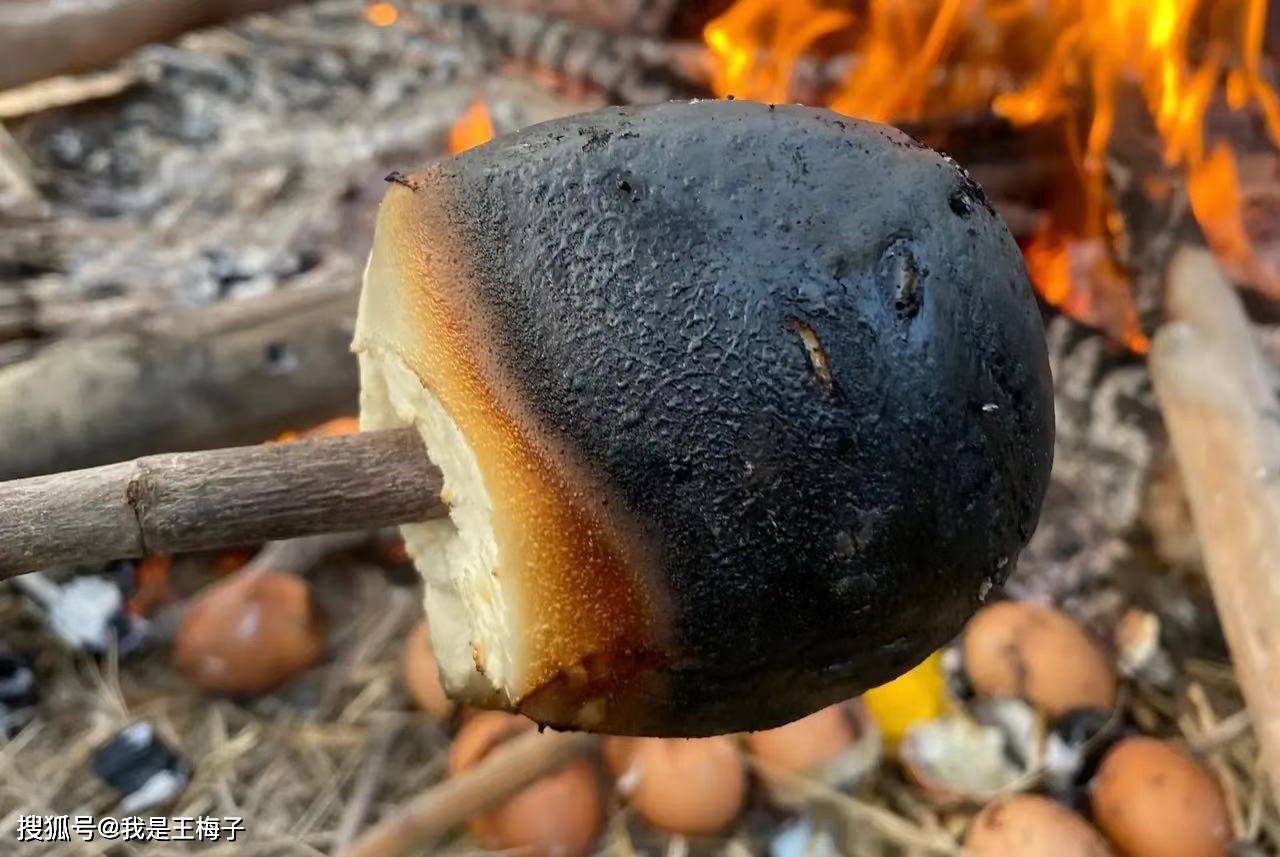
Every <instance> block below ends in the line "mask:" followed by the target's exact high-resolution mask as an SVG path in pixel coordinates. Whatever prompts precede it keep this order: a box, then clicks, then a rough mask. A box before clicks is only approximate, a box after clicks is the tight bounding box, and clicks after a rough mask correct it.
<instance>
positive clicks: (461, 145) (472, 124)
mask: <svg viewBox="0 0 1280 857" xmlns="http://www.w3.org/2000/svg"><path fill="white" fill-rule="evenodd" d="M492 139H493V120H492V119H491V118H490V117H489V108H488V106H487V105H486V104H485V103H484V102H483V101H475V102H473V103H472V104H471V106H470V107H468V108H467V112H466V113H463V114H462V116H461V117H459V119H458V121H457V122H455V123H453V127H452V128H450V129H449V152H450V153H451V154H454V155H456V154H458V153H459V152H465V151H466V150H467V149H473V148H475V147H476V146H479V145H480V144H482V143H487V142H489V141H490V140H492Z"/></svg>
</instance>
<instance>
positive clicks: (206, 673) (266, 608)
mask: <svg viewBox="0 0 1280 857" xmlns="http://www.w3.org/2000/svg"><path fill="white" fill-rule="evenodd" d="M327 625H328V623H327V621H326V620H325V617H324V614H323V612H322V611H321V609H320V606H319V604H317V603H316V600H315V597H314V595H313V593H312V591H311V587H310V585H309V584H308V583H307V582H306V581H305V580H303V579H302V578H301V577H299V576H298V575H296V574H292V573H290V572H287V571H255V572H237V573H234V574H231V575H229V576H227V577H225V578H223V579H222V580H219V581H217V582H215V583H212V584H210V585H209V586H208V587H206V588H205V589H204V591H203V592H201V593H200V594H199V595H197V596H196V598H195V600H194V601H193V602H192V603H191V604H190V605H189V606H188V607H187V609H186V612H185V613H184V614H183V616H182V624H181V625H180V626H179V628H178V633H177V635H176V636H175V638H174V643H173V663H174V665H175V666H177V668H178V669H179V670H180V671H181V672H182V673H183V675H185V676H186V677H187V678H188V679H190V680H191V681H192V682H193V683H195V684H196V685H198V686H199V687H200V688H202V689H204V690H207V691H210V692H212V693H225V694H232V695H237V696H239V695H251V694H259V693H267V692H269V691H272V690H275V689H276V688H277V687H279V686H280V685H282V684H284V683H285V682H287V681H288V680H289V679H291V678H293V677H294V676H296V675H297V674H299V673H301V672H302V671H303V670H305V669H307V668H308V667H310V666H312V665H313V664H315V663H316V662H317V661H319V660H320V658H321V657H322V656H323V655H324V643H325V631H326V628H327Z"/></svg>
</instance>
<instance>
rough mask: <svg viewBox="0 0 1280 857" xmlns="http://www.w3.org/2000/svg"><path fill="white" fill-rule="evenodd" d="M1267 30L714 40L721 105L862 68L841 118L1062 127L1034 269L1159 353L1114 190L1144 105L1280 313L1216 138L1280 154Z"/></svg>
mask: <svg viewBox="0 0 1280 857" xmlns="http://www.w3.org/2000/svg"><path fill="white" fill-rule="evenodd" d="M1265 16H1266V4H1265V3H1264V2H1263V0H1247V2H1241V3H1224V2H1213V0H1160V2H1150V3H1149V2H1120V3H1116V2H1092V1H1091V0H1054V2H1050V3H1030V2H1022V0H1017V2H1013V3H1008V4H998V5H997V4H987V3H976V4H966V3H963V2H960V0H928V2H918V3H917V2H910V3H900V2H891V0H872V2H870V3H867V4H854V3H845V2H836V3H819V2H814V0H808V2H790V0H785V2H784V0H739V2H737V3H735V4H734V5H733V6H732V7H731V8H730V9H729V10H728V11H727V12H726V13H725V14H723V15H722V16H720V17H718V18H716V19H715V20H713V21H712V22H710V23H709V24H708V25H707V28H706V32H705V38H706V42H707V45H708V47H709V48H710V49H711V51H712V52H713V54H714V55H715V58H716V67H715V71H714V74H713V77H712V88H713V90H714V91H715V92H716V93H717V94H719V95H729V94H732V95H736V96H738V97H746V98H758V99H761V100H769V101H785V100H788V99H789V97H791V95H792V84H793V77H794V73H795V71H796V69H797V67H798V65H799V64H800V63H802V62H803V61H804V60H806V59H809V58H812V57H814V56H817V57H824V56H826V57H829V56H832V55H833V54H834V53H835V52H841V51H847V54H846V55H847V56H852V57H854V61H853V62H852V63H851V64H850V65H849V67H848V71H847V73H846V74H845V76H844V77H843V79H840V80H839V81H837V82H835V83H833V85H831V86H830V87H829V88H828V89H827V91H825V92H823V93H821V94H820V95H819V98H820V101H821V103H824V104H827V105H828V106H830V107H831V108H832V109H834V110H837V111H839V112H842V113H848V114H849V115H853V116H862V117H867V118H871V119H876V120H879V121H886V122H899V123H900V122H904V121H905V122H912V121H918V120H920V119H923V118H927V117H934V116H950V115H957V114H960V115H963V114H965V113H969V112H974V111H986V110H991V111H993V112H994V113H995V114H997V115H1000V116H1003V117H1006V118H1007V119H1009V120H1010V121H1011V122H1013V123H1014V124H1015V125H1017V126H1020V127H1026V126H1033V125H1044V124H1050V125H1057V126H1060V128H1061V132H1062V135H1063V136H1062V141H1061V143H1060V144H1059V146H1060V148H1061V151H1062V152H1063V153H1064V154H1066V155H1068V156H1069V157H1070V165H1071V169H1070V171H1069V173H1068V174H1067V175H1066V184H1064V185H1063V186H1062V187H1059V188H1054V189H1052V190H1053V195H1054V199H1055V200H1056V204H1054V205H1052V206H1050V207H1049V210H1048V212H1047V214H1048V216H1047V218H1046V219H1045V220H1044V221H1043V222H1042V224H1041V226H1040V227H1039V229H1038V230H1037V232H1036V234H1035V235H1034V237H1033V238H1032V240H1031V242H1030V244H1029V246H1028V247H1027V264H1028V267H1029V269H1030V271H1031V274H1032V277H1033V279H1034V281H1035V283H1036V286H1037V288H1038V289H1039V291H1040V293H1041V295H1042V296H1043V297H1044V298H1045V300H1046V301H1047V302H1049V303H1050V304H1052V305H1054V306H1057V307H1059V308H1060V309H1062V310H1063V311H1065V312H1068V313H1070V314H1071V315H1073V316H1075V317H1077V318H1081V319H1083V320H1085V321H1086V322H1088V323H1091V324H1095V325H1098V326H1101V327H1103V328H1104V329H1106V330H1107V331H1108V332H1109V333H1111V334H1112V335H1113V336H1114V337H1115V338H1116V339H1117V340H1118V341H1120V342H1124V343H1125V344H1126V345H1128V346H1129V347H1130V348H1133V349H1134V350H1135V351H1138V352H1142V351H1145V350H1146V347H1147V344H1148V343H1147V338H1146V333H1145V332H1144V331H1143V329H1142V326H1141V325H1140V324H1139V320H1138V314H1137V310H1136V308H1135V304H1134V302H1133V299H1132V297H1131V295H1130V293H1129V289H1128V281H1129V272H1127V271H1125V270H1124V268H1123V267H1122V266H1121V265H1120V264H1119V263H1118V262H1117V258H1116V256H1117V252H1116V249H1115V242H1116V241H1117V231H1118V228H1120V223H1121V218H1122V217H1123V213H1122V212H1120V211H1119V210H1118V209H1117V207H1116V204H1115V201H1114V199H1113V198H1112V196H1111V195H1110V193H1109V191H1108V187H1107V161H1108V158H1109V155H1110V151H1109V149H1110V146H1111V143H1112V139H1113V135H1114V133H1115V129H1116V128H1117V122H1118V119H1117V112H1118V110H1119V109H1120V103H1121V102H1122V101H1125V100H1126V99H1127V97H1128V93H1129V91H1130V90H1134V91H1136V93H1137V94H1138V95H1139V96H1140V99H1141V101H1142V102H1143V103H1144V104H1145V107H1146V109H1147V110H1148V111H1149V112H1150V115H1151V117H1152V119H1153V121H1154V128H1155V131H1156V132H1157V133H1158V134H1159V136H1160V139H1161V140H1162V142H1163V151H1162V152H1161V157H1163V159H1164V161H1165V162H1166V163H1167V164H1168V165H1169V166H1170V167H1172V168H1176V169H1178V170H1180V171H1182V172H1183V174H1184V175H1185V176H1186V179H1187V185H1188V189H1189V192H1190V196H1191V201H1192V207H1193V210H1194V212H1195V215H1196V217H1197V219H1198V220H1199V221H1200V224H1201V227H1202V229H1203V230H1204V233H1205V235H1206V236H1207V237H1208V239H1209V241H1210V243H1211V245H1212V246H1213V248H1214V250H1215V251H1216V252H1217V253H1218V255H1219V256H1220V257H1221V258H1223V259H1224V261H1225V262H1227V263H1229V264H1231V265H1232V266H1233V268H1234V269H1235V270H1237V271H1239V272H1241V273H1242V274H1244V275H1246V280H1245V281H1246V282H1247V283H1249V284H1250V285H1252V286H1253V287H1255V288H1258V289H1260V290H1262V291H1263V292H1264V293H1267V294H1271V295H1273V296H1275V295H1280V271H1277V270H1276V269H1275V267H1274V265H1272V264H1270V263H1268V262H1267V261H1266V260H1265V259H1264V258H1263V257H1262V256H1261V255H1260V254H1259V251H1258V249H1257V247H1256V246H1255V245H1254V242H1253V241H1252V240H1251V238H1250V235H1249V232H1248V231H1247V229H1246V224H1245V221H1244V218H1243V215H1242V211H1243V207H1244V202H1243V194H1242V192H1241V187H1240V183H1239V179H1238V176H1237V167H1236V154H1235V152H1234V150H1233V149H1232V147H1231V145H1230V143H1229V142H1228V141H1226V140H1222V139H1214V130H1213V128H1212V127H1210V125H1209V123H1208V114H1209V110H1210V108H1211V107H1212V106H1213V105H1214V103H1215V101H1225V102H1226V104H1227V105H1229V107H1230V109H1231V110H1233V111H1243V110H1252V111H1253V112H1254V113H1255V114H1256V115H1258V116H1259V117H1260V119H1261V121H1262V122H1263V124H1264V125H1265V127H1266V130H1267V133H1268V134H1269V136H1270V138H1271V141H1272V143H1273V144H1275V143H1280V97H1278V96H1277V94H1276V91H1275V89H1274V88H1273V87H1272V86H1271V84H1270V83H1268V82H1267V80H1266V78H1265V76H1264V74H1263V73H1262V39H1263V28H1264V22H1265ZM1045 45H1051V46H1052V47H1050V48H1049V49H1047V50H1046V49H1044V47H1043V46H1045Z"/></svg>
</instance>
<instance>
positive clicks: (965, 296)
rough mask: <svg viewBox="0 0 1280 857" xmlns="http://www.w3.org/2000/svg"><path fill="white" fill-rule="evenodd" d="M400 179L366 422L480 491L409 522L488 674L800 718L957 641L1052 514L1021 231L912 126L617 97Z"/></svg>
mask: <svg viewBox="0 0 1280 857" xmlns="http://www.w3.org/2000/svg"><path fill="white" fill-rule="evenodd" d="M391 179H392V182H393V183H392V186H391V187H390V189H389V191H388V193H387V196H386V198H385V200H384V201H383V203H382V207H381V210H380V212H379V216H378V223H377V229H376V238H375V243H374V248H373V252H372V255H371V256H370V259H369V263H368V267H367V270H366V275H365V285H364V291H363V294H362V297H361V305H360V315H359V320H358V322H357V331H356V336H355V342H354V349H355V351H356V352H357V354H358V356H359V360H360V366H361V385H362V391H361V422H362V425H363V426H364V427H365V428H366V429H379V428H391V427H397V426H403V425H409V424H412V425H414V426H416V427H417V428H418V430H419V431H420V432H421V434H422V436H423V438H424V440H425V443H426V447H427V450H428V453H429V455H430V456H431V459H432V460H433V461H434V462H435V463H436V464H437V465H438V466H439V468H440V470H441V472H442V473H443V476H444V496H445V499H446V501H447V502H448V503H449V505H450V510H451V514H450V518H449V519H446V520H439V521H433V522H428V523H422V524H414V525H410V526H406V527H404V528H403V532H404V535H405V541H406V544H407V547H408V550H409V552H410V554H411V555H412V556H413V557H414V559H415V562H416V563H417V565H418V567H419V568H420V569H421V570H422V573H423V577H424V581H425V602H426V610H427V614H428V617H429V619H430V621H431V627H432V635H433V642H434V643H435V647H436V656H437V658H438V659H439V661H440V664H441V667H442V673H443V680H444V685H445V687H446V689H447V690H448V691H449V692H450V693H451V694H452V695H454V696H455V697H456V698H458V699H459V700H460V701H463V702H466V703H469V704H475V705H481V706H486V707H495V708H507V709H512V710H517V711H520V712H522V713H524V714H527V715H528V716H530V717H532V718H534V719H535V720H538V721H539V722H543V723H548V724H552V725H558V726H569V727H577V728H586V729H594V730H599V731H605V732H613V733H620V734H633V735H636V734H638V735H666V736H670V735H689V736H696V735H710V734H717V733H726V732H734V731H742V730H749V729H767V728H772V727H774V726H778V725H781V724H783V723H787V722H790V721H792V720H795V719H797V718H799V717H803V716H805V715H807V714H810V713H812V712H814V711H817V710H818V709H820V708H823V707H824V706H827V705H830V704H832V703H834V702H837V701H839V700H842V699H848V698H851V697H854V696H856V695H858V694H859V693H861V692H862V691H864V690H866V689H867V688H869V687H874V686H876V685H879V684H882V683H884V682H885V681H887V680H889V679H891V678H893V677H894V676H896V675H898V674H900V673H902V672H903V671H905V670H907V669H909V668H910V667H912V666H913V665H915V664H916V663H918V662H920V661H921V660H922V659H923V658H924V657H926V656H927V655H928V654H929V653H930V652H931V651H933V650H935V649H936V648H938V647H939V646H940V645H942V644H943V643H945V642H946V641H947V640H948V639H950V638H951V637H952V636H954V634H955V633H956V632H957V631H958V630H959V629H960V627H961V626H962V625H963V623H964V621H965V620H966V619H967V618H968V616H969V615H970V614H971V612H972V611H973V610H974V609H975V608H976V607H977V605H978V604H979V603H980V598H981V596H982V595H983V594H984V593H985V592H986V591H987V590H988V589H989V588H990V586H991V585H992V582H993V581H996V582H998V581H1000V580H1002V579H1003V578H1004V576H1005V575H1006V574H1007V573H1008V571H1009V569H1010V568H1011V566H1012V563H1013V562H1014V560H1015V559H1016V557H1017V555H1018V553H1019V551H1020V549H1021V548H1022V546H1023V545H1024V544H1025V542H1026V540H1027V539H1028V538H1029V537H1030V535H1031V532H1032V530H1033V529H1034V528H1035V525H1036V521H1037V518H1038V515H1039V509H1040V504H1041V501H1042V499H1043V495H1044V491H1045V488H1046V485H1047V480H1048V474H1049V468H1050V459H1051V456H1052V435H1053V413H1052V391H1051V384H1050V378H1049V368H1048V360H1047V354H1046V348H1045V343H1044V334H1043V329H1042V326H1041V320H1040V315H1039V312H1038V310H1037V307H1036V303H1035V301H1034V299H1033V296H1032V292H1031V289H1030V286H1029V283H1028V280H1027V277H1026V272H1025V269H1024V266H1023V262H1022V257H1021V255H1020V253H1019V251H1018V248H1017V246H1016V245H1015V243H1014V241H1013V239H1012V238H1011V236H1010V235H1009V233H1008V230H1007V229H1006V228H1005V226H1004V224H1003V223H1002V222H1001V221H1000V219H999V218H998V217H997V216H996V214H995V213H994V211H993V209H992V208H991V206H990V205H989V204H988V202H987V201H986V199H985V198H984V196H983V194H982V191H981V189H980V188H979V187H978V186H977V185H976V184H975V183H974V182H973V180H972V179H971V178H970V177H969V176H968V175H967V174H966V173H965V172H964V171H963V170H961V169H960V168H959V167H957V166H956V165H955V164H954V163H953V162H951V161H950V160H948V159H947V158H945V157H943V156H941V155H939V154H937V153H935V152H932V151H930V150H928V149H926V148H924V147H922V146H920V145H919V144H917V143H916V142H915V141H913V140H912V139H911V138H910V137H908V136H906V135H905V134H902V133H900V132H898V131H896V130H894V129H891V128H888V127H885V126H882V125H876V124H873V123H868V122H863V121H859V120H855V119H849V118H847V117H843V116H839V115H837V114H835V113H832V112H829V111H825V110H818V109H812V108H805V107H798V106H777V107H771V106H766V105H762V104H753V103H748V102H742V101H734V102H721V101H700V102H694V103H668V104H661V105H652V106H645V107H624V108H610V109H606V110H602V111H599V112H596V113H589V114H584V115H581V116H576V117H571V118H567V119H561V120H557V121H554V122H548V123H545V124H541V125H537V126H533V127H530V128H526V129H524V130H522V131H520V132H518V133H516V134H514V135H511V136H509V137H504V138H500V139H498V140H494V141H493V142H490V143H488V144H485V145H482V146H479V147H476V148H474V149H471V150H469V151H467V152H465V153H464V154H461V155H459V156H457V157H455V158H451V159H449V160H446V161H442V162H438V163H435V164H432V165H430V166H428V167H426V168H424V169H423V170H421V171H419V172H415V173H412V174H409V175H398V174H397V175H393V176H392V177H391ZM780 640H785V641H787V645H786V646H779V645H778V641H780Z"/></svg>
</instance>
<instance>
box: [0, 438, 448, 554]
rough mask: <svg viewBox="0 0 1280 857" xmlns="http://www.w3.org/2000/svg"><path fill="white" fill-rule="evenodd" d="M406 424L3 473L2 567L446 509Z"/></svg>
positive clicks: (215, 543)
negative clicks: (8, 476) (10, 475)
mask: <svg viewBox="0 0 1280 857" xmlns="http://www.w3.org/2000/svg"><path fill="white" fill-rule="evenodd" d="M439 492H440V473H439V471H438V470H436V468H435V467H434V466H433V465H432V464H431V462H430V461H429V460H428V459H427V455H426V451H425V450H424V449H423V446H422V440H421V438H419V436H418V434H417V432H416V431H414V430H413V429H396V430H390V431H382V432H367V433H364V434H356V435H345V436H341V437H328V438H317V439H314V440H305V441H297V442H294V443H286V444H267V445H264V446H256V447H235V448H231V449H218V450H210V451H207V452H191V453H178V454H172V455H153V456H148V457H146V458H139V459H136V460H134V461H131V462H123V463H121V464H112V465H107V466H105V467H96V468H92V469H89V470H77V471H71V472H69V473H59V474H55V475H53V476H40V477H34V478H31V479H19V480H15V481H13V482H6V483H0V578H3V577H11V576H13V575H15V574H21V573H23V572H26V571H32V570H35V569H38V568H43V567H46V566H51V565H57V564H60V563H69V562H86V561H95V560H97V561H102V560H107V559H115V558H122V557H140V556H146V555H148V554H151V553H160V552H172V551H182V550H194V549H201V548H215V547H228V546H231V545H240V544H247V543H251V542H258V541H265V540H268V539H274V538H282V537H283V538H289V537H294V536H301V535H307V534H313V533H325V532H338V531H343V530H357V529H367V528H370V527H375V526H384V525H388V524H396V523H405V522H409V521H419V520H425V519H427V518H434V517H441V516H443V515H444V514H446V510H445V508H444V506H443V504H442V503H441V502H440V498H439Z"/></svg>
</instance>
